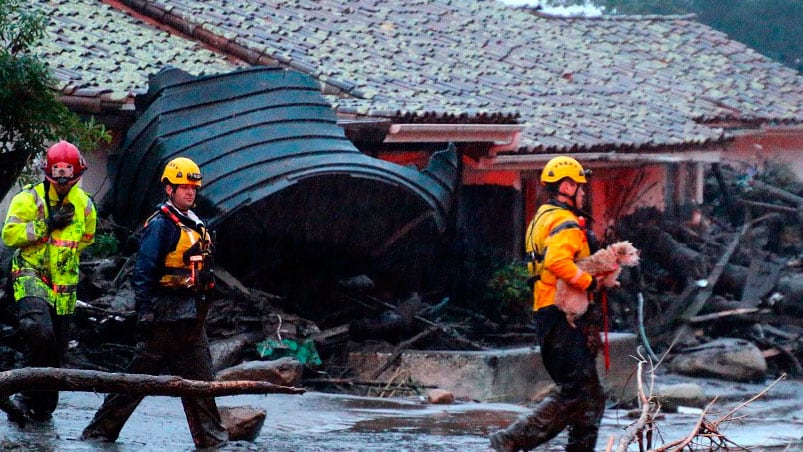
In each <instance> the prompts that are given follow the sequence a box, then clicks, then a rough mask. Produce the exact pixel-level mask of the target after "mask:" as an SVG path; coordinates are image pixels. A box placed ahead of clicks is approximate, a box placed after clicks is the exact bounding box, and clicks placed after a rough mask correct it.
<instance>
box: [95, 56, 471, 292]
mask: <svg viewBox="0 0 803 452" xmlns="http://www.w3.org/2000/svg"><path fill="white" fill-rule="evenodd" d="M149 85H150V89H149V91H148V93H147V94H146V95H145V96H142V97H141V98H140V99H138V111H139V110H140V109H141V111H142V113H141V116H140V117H139V118H138V120H137V121H136V122H135V124H134V125H133V126H132V127H131V128H130V129H129V131H128V133H127V135H126V137H125V139H124V141H123V144H122V146H121V153H120V154H119V155H116V156H113V158H112V159H111V162H110V165H111V166H112V168H111V169H110V171H109V173H110V174H112V175H113V176H112V177H113V188H112V192H111V195H110V196H111V199H112V212H113V215H114V220H115V222H116V223H118V224H121V225H123V226H126V227H129V228H131V229H136V228H137V227H138V226H139V225H140V224H141V223H142V221H143V220H144V219H145V218H147V216H148V215H150V214H151V213H152V212H153V211H154V206H155V205H156V204H158V203H159V202H160V201H161V200H162V199H163V197H164V190H163V188H162V187H161V185H160V184H159V177H160V176H161V171H162V169H163V167H164V165H165V163H166V162H168V161H169V160H170V159H172V158H175V157H179V156H184V157H189V158H191V159H193V160H194V161H195V162H197V163H198V164H199V166H200V167H201V170H202V172H203V174H204V180H203V185H202V187H201V189H200V191H199V201H198V205H197V208H196V211H197V212H198V213H199V214H200V215H201V216H202V217H204V218H206V219H207V221H208V224H209V225H210V226H211V227H212V228H214V229H215V230H216V232H217V235H218V239H217V242H218V244H219V245H221V246H219V250H218V255H219V256H220V258H221V259H222V260H223V261H224V262H226V264H227V266H231V267H233V268H234V270H235V272H236V273H237V271H236V270H237V269H238V268H239V269H240V270H241V271H240V272H239V273H240V274H241V276H242V275H243V274H245V273H248V271H250V270H252V269H253V268H254V266H255V265H257V264H254V262H256V261H258V262H259V263H260V264H259V265H263V264H265V263H266V262H267V261H270V260H273V261H275V262H279V261H285V262H286V258H285V257H284V256H282V254H283V253H287V252H290V251H288V250H294V251H292V252H293V253H302V252H301V251H300V250H307V251H304V252H303V253H306V254H308V255H311V256H317V257H321V256H323V255H324V254H333V256H332V257H333V258H334V257H336V256H341V257H343V256H345V255H348V256H349V259H350V260H352V261H353V262H354V263H355V265H356V266H357V267H360V266H365V265H373V264H371V262H376V260H377V259H383V258H385V257H386V256H387V255H391V254H394V253H396V252H397V251H399V247H400V246H401V247H404V248H405V252H407V251H410V250H411V249H418V250H419V251H421V252H423V253H424V254H425V255H430V254H431V250H427V248H431V247H433V246H435V243H436V242H438V241H439V237H440V235H441V234H442V232H443V231H444V230H445V228H446V226H447V224H448V221H449V216H450V214H451V205H452V198H453V195H454V192H455V187H456V184H457V180H458V171H457V156H456V152H455V151H454V150H453V149H448V150H445V151H441V152H438V153H436V154H435V155H434V156H433V158H432V161H431V163H430V165H429V168H427V169H426V170H424V171H419V170H417V169H415V168H410V167H405V166H401V165H397V164H394V163H390V162H386V161H383V160H379V159H375V158H372V157H369V156H367V155H365V154H362V153H361V152H360V151H359V150H357V148H356V147H355V146H354V145H353V144H352V143H351V142H350V141H349V140H348V139H347V138H346V137H345V133H344V131H343V129H342V128H341V127H339V126H338V125H337V122H336V117H335V114H334V111H333V110H332V108H331V106H330V105H329V104H328V103H327V102H326V100H325V99H324V98H323V97H322V96H321V95H320V93H319V92H318V86H317V85H316V82H315V81H314V80H313V79H311V78H310V77H308V76H306V75H303V74H300V73H298V72H294V71H288V70H285V69H281V68H270V67H256V68H250V69H244V70H238V71H235V72H231V73H228V74H222V75H214V76H206V77H194V76H192V75H189V74H187V73H186V72H183V71H181V70H178V69H166V70H163V71H161V72H159V73H158V74H156V75H155V76H153V77H152V79H151V81H150V84H149ZM132 187H136V188H135V189H132ZM422 243H423V245H422ZM312 244H314V245H312ZM411 244H414V245H411ZM321 250H326V251H321ZM417 252H418V251H416V253H417ZM344 253H345V254H344ZM300 255H301V254H297V255H296V258H298V256H300ZM268 256H270V258H268ZM305 259H306V258H305ZM243 263H249V264H248V265H243ZM257 266H258V265H257ZM343 268H345V267H343ZM355 271H356V270H355Z"/></svg>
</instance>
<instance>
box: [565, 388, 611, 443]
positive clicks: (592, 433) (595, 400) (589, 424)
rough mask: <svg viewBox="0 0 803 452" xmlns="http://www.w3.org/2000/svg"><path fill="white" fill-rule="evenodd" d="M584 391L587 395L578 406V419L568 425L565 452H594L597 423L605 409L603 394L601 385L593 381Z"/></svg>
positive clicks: (597, 430) (597, 429) (597, 431)
mask: <svg viewBox="0 0 803 452" xmlns="http://www.w3.org/2000/svg"><path fill="white" fill-rule="evenodd" d="M585 393H586V394H588V397H587V398H586V399H585V400H584V401H583V402H582V405H581V406H580V410H579V412H578V414H579V419H577V420H576V421H573V422H572V423H571V424H570V425H569V440H568V442H567V443H566V451H567V452H594V447H595V446H596V444H597V435H598V433H599V425H600V422H601V421H602V414H603V412H604V411H605V395H604V394H603V391H602V387H601V386H600V385H599V384H598V383H596V384H595V382H589V384H588V386H587V387H586V388H585Z"/></svg>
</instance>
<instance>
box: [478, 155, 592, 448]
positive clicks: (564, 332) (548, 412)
mask: <svg viewBox="0 0 803 452" xmlns="http://www.w3.org/2000/svg"><path fill="white" fill-rule="evenodd" d="M587 174H588V171H586V170H585V169H584V168H583V167H582V166H581V165H580V163H579V162H578V161H577V160H575V159H573V158H571V157H568V156H559V157H555V158H553V159H551V160H550V161H549V162H547V164H546V165H544V169H543V171H542V172H541V184H542V185H543V186H544V188H545V189H546V191H547V193H548V195H549V199H548V200H547V202H546V203H544V204H543V205H541V206H540V207H539V208H538V211H537V212H536V214H535V217H534V218H533V221H532V222H531V223H530V225H529V227H528V228H527V233H526V234H527V235H526V240H525V248H526V251H527V252H528V254H530V255H531V256H532V257H533V259H532V262H531V263H530V265H529V269H530V272H531V273H532V275H533V276H534V277H535V285H534V287H533V296H534V300H533V308H534V310H535V314H534V321H535V326H536V329H537V332H538V340H539V343H538V344H539V346H540V348H541V359H542V360H543V363H544V367H545V368H546V370H547V372H548V373H549V376H550V377H551V378H552V380H553V381H554V382H555V386H556V390H555V391H553V392H552V393H551V394H550V395H548V396H547V397H546V398H544V399H543V400H542V401H541V402H540V403H539V404H538V405H537V406H536V407H535V409H534V410H533V412H532V413H531V414H525V415H522V416H520V417H519V418H518V419H517V420H516V421H515V422H513V424H511V425H509V426H508V427H507V428H505V429H503V430H499V431H497V432H495V433H493V434H492V435H491V438H490V441H491V448H492V449H494V450H496V451H505V452H513V451H519V450H525V451H526V450H531V449H534V448H535V447H537V446H539V445H541V444H543V443H545V442H547V441H549V440H550V439H552V438H554V437H555V436H557V435H558V433H560V432H561V431H563V430H564V429H568V433H569V435H568V443H567V444H566V450H567V451H569V452H593V451H594V446H595V444H596V442H597V435H598V432H599V425H600V421H601V419H602V414H603V411H604V409H605V398H604V393H603V390H602V385H601V384H600V381H599V376H598V375H597V367H596V355H597V352H598V351H599V347H600V342H601V341H600V335H599V323H600V320H601V318H600V315H599V309H598V308H597V306H598V305H596V304H592V305H590V306H589V309H588V312H586V314H584V315H583V316H581V317H579V318H578V319H577V320H576V321H575V322H576V328H575V327H573V326H572V325H570V324H569V322H568V320H567V319H566V315H565V314H564V313H563V312H562V311H560V310H559V309H558V307H557V306H555V287H556V284H557V280H558V279H562V280H564V281H566V282H567V283H568V284H571V285H573V286H574V287H576V288H578V289H582V290H586V291H588V292H589V294H591V293H592V292H593V291H594V290H595V289H596V287H597V281H596V279H595V278H594V277H593V276H592V275H591V274H589V273H588V272H585V271H582V270H580V269H579V268H578V267H577V265H576V264H575V262H576V260H577V259H582V258H584V257H587V256H589V255H590V254H591V253H592V252H593V251H595V250H594V249H593V248H594V246H593V244H590V239H593V235H592V234H591V231H586V221H587V220H588V215H587V214H585V213H584V212H583V211H582V210H581V209H582V206H583V200H584V198H585V191H584V188H583V186H584V185H585V183H586V182H587V179H586V176H587Z"/></svg>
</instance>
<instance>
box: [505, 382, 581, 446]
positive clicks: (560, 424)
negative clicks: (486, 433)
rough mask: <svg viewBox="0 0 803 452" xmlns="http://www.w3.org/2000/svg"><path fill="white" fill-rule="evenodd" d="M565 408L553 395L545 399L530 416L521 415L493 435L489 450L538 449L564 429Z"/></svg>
mask: <svg viewBox="0 0 803 452" xmlns="http://www.w3.org/2000/svg"><path fill="white" fill-rule="evenodd" d="M566 408H567V407H566V406H564V404H563V403H562V402H561V401H560V399H559V398H557V397H555V396H554V395H550V396H548V397H546V398H545V399H544V400H542V401H541V403H539V404H538V405H537V406H536V407H535V410H533V412H532V413H531V414H525V415H521V416H519V418H518V419H516V421H515V422H513V423H512V424H510V425H509V426H508V427H507V428H506V429H503V430H499V431H497V432H495V433H493V434H492V435H491V437H490V440H491V448H492V449H494V450H496V451H505V452H510V451H519V450H525V451H527V450H532V449H534V448H536V447H538V446H539V445H541V444H543V443H545V442H547V441H549V440H550V439H552V438H554V437H555V436H557V435H558V433H560V432H561V430H563V429H564V428H565V427H566V420H565V417H564V414H565V411H566Z"/></svg>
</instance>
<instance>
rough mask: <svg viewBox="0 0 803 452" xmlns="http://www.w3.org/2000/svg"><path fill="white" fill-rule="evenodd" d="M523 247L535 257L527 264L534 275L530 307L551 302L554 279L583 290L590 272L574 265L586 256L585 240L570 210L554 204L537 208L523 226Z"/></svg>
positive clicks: (586, 285) (587, 251)
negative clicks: (525, 229)
mask: <svg viewBox="0 0 803 452" xmlns="http://www.w3.org/2000/svg"><path fill="white" fill-rule="evenodd" d="M525 250H526V251H527V253H528V254H530V253H533V254H534V255H535V256H536V258H535V259H534V260H533V262H531V263H530V264H528V267H529V270H530V272H531V273H532V274H533V275H534V276H536V277H537V280H536V282H535V287H534V290H533V309H534V310H538V309H540V308H543V307H546V306H549V305H552V304H554V303H555V284H556V283H557V278H560V279H563V280H565V281H566V282H568V283H570V284H572V285H574V286H575V287H578V288H580V289H585V288H587V287H588V286H589V285H590V284H591V275H590V274H588V273H586V272H583V271H581V270H580V269H579V268H577V265H576V264H575V261H576V260H577V259H582V258H584V257H587V256H589V255H590V254H591V253H590V250H589V246H588V239H587V237H586V233H585V230H584V228H583V227H582V226H581V220H580V219H579V218H578V217H577V215H575V214H574V213H573V212H572V211H571V210H569V209H566V208H563V207H561V206H557V205H554V204H544V205H542V206H541V207H539V208H538V212H536V214H535V218H533V221H531V222H530V225H529V226H528V227H527V235H526V236H525Z"/></svg>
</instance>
